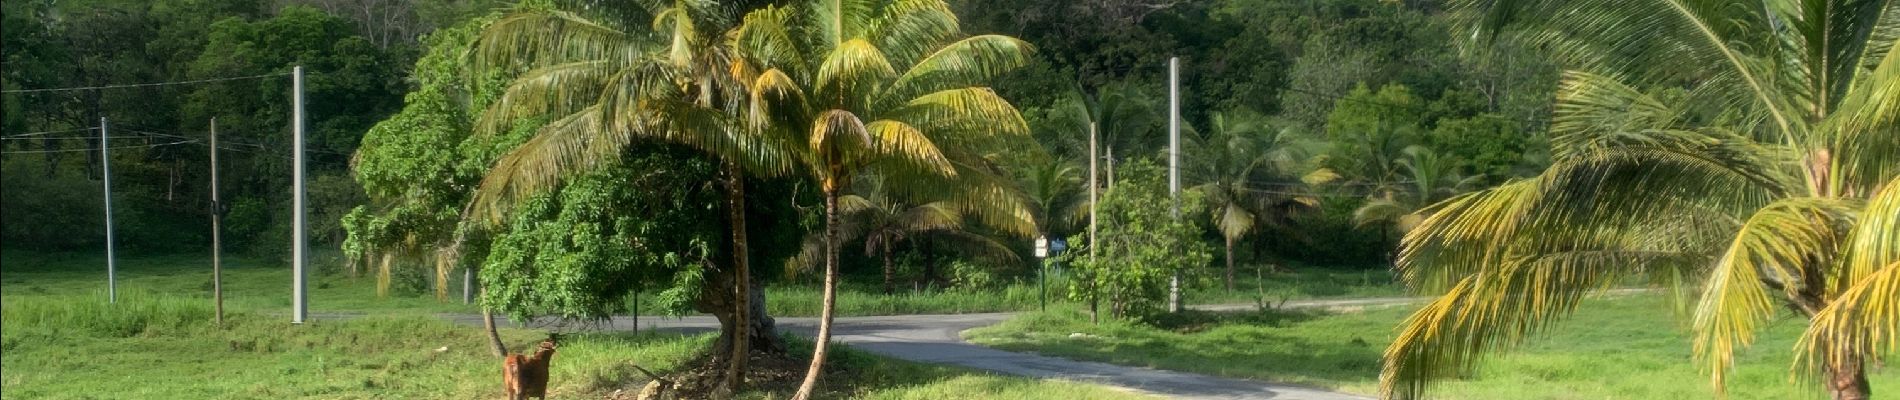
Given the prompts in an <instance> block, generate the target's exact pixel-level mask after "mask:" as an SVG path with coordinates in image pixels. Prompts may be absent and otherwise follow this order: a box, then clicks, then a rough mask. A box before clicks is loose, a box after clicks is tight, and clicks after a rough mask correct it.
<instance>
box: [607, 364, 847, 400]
mask: <svg viewBox="0 0 1900 400" xmlns="http://www.w3.org/2000/svg"><path fill="white" fill-rule="evenodd" d="M719 361H722V360H715V359H714V358H713V357H712V356H710V355H707V356H700V357H699V358H697V359H694V360H692V361H688V362H687V363H686V367H685V368H683V369H680V370H678V371H674V372H672V373H668V374H666V375H665V376H662V377H661V378H662V379H664V382H662V381H649V382H646V383H642V384H641V385H639V386H631V387H626V388H621V389H620V390H615V391H614V392H613V393H612V394H609V395H608V396H607V399H608V400H654V399H658V400H670V399H711V398H717V397H715V394H714V391H716V390H718V389H719V384H720V380H721V379H722V378H724V377H725V374H726V365H725V363H723V362H719ZM810 363H811V362H810V361H809V360H805V359H796V358H792V357H791V356H789V355H785V354H759V353H754V354H753V355H752V359H751V361H750V362H748V363H747V366H748V368H746V390H748V391H765V392H774V393H790V392H792V391H795V390H798V384H799V382H801V381H802V380H804V378H805V368H806V367H807V366H810V365H811V364H810ZM827 364H830V363H827ZM826 371H827V373H828V374H829V373H832V372H834V369H833V368H827V369H826ZM668 383H670V384H668ZM720 397H730V396H720Z"/></svg>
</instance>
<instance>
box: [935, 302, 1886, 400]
mask: <svg viewBox="0 0 1900 400" xmlns="http://www.w3.org/2000/svg"><path fill="white" fill-rule="evenodd" d="M1413 309H1414V307H1412V306H1403V307H1388V308H1379V309H1372V310H1367V311H1363V312H1352V313H1339V314H1330V313H1320V312H1269V313H1263V314H1233V315H1213V314H1206V313H1199V314H1196V315H1188V316H1183V317H1177V318H1167V319H1165V320H1162V321H1157V324H1156V325H1158V326H1162V327H1156V326H1150V325H1145V324H1137V323H1129V322H1106V321H1105V322H1103V323H1102V324H1100V325H1091V324H1090V323H1089V322H1088V317H1087V315H1085V314H1083V313H1080V312H1078V311H1076V310H1073V309H1063V310H1060V311H1057V310H1052V311H1050V312H1048V313H1038V314H1028V315H1024V316H1021V317H1018V318H1016V319H1014V320H1011V321H1009V322H1007V323H1004V324H1001V325H997V326H993V327H987V328H979V329H975V330H971V331H968V332H965V336H966V337H968V338H970V339H971V340H972V341H974V342H976V343H980V344H984V345H988V346H993V347H997V348H1001V349H1006V350H1015V351H1033V352H1038V353H1043V354H1048V355H1055V356H1062V357H1068V358H1076V359H1086V360H1096V361H1104V362H1110V363H1116V364H1126V365H1138V366H1148V367H1154V368H1162V369H1172V370H1181V371H1192V372H1200V373H1207V374H1214V375H1222V376H1229V377H1239V378H1250V379H1260V380H1267V381H1276V382H1287V383H1295V384H1303V385H1310V386H1317V387H1325V388H1333V389H1337V390H1342V391H1347V392H1354V393H1363V394H1370V393H1374V392H1375V391H1376V385H1377V376H1378V372H1379V359H1380V352H1382V351H1383V350H1384V349H1385V346H1386V345H1387V344H1389V343H1390V341H1391V340H1392V337H1393V334H1394V331H1393V329H1394V326H1396V325H1397V324H1398V322H1399V321H1401V320H1402V319H1403V318H1404V317H1405V316H1407V315H1408V314H1409V313H1410V312H1411V311H1412V310H1413ZM1672 310H1673V305H1672V302H1670V301H1668V300H1665V299H1664V297H1663V296H1661V295H1636V296H1624V297H1617V298H1604V299H1591V300H1587V301H1586V302H1585V303H1584V304H1583V309H1582V310H1581V311H1579V312H1578V313H1577V314H1576V315H1575V316H1573V317H1572V318H1569V319H1567V320H1565V321H1564V322H1560V323H1558V324H1556V325H1554V326H1552V327H1551V329H1549V330H1546V331H1545V334H1542V335H1539V336H1536V337H1535V338H1534V339H1532V340H1531V341H1529V342H1527V343H1525V344H1524V345H1523V346H1521V347H1519V348H1518V349H1517V350H1516V351H1513V352H1510V353H1506V354H1504V355H1500V356H1497V357H1493V358H1491V359H1490V360H1489V361H1488V362H1486V363H1485V365H1484V366H1483V367H1482V368H1481V369H1480V371H1479V373H1478V374H1477V375H1476V376H1474V377H1471V378H1469V379H1463V380H1457V381H1450V382H1446V383H1444V384H1443V385H1439V386H1436V389H1435V390H1436V392H1435V394H1437V395H1438V397H1439V398H1445V399H1471V400H1477V399H1579V400H1581V399H1713V398H1715V397H1714V394H1713V392H1712V390H1711V389H1710V388H1709V384H1708V379H1707V375H1706V374H1704V373H1703V372H1702V371H1700V370H1698V367H1697V365H1698V364H1694V363H1693V361H1692V358H1693V357H1692V348H1691V342H1692V340H1693V337H1692V336H1691V333H1690V332H1689V331H1688V330H1687V328H1686V327H1685V326H1684V325H1683V324H1684V323H1683V321H1685V319H1684V318H1680V317H1677V316H1676V315H1675V313H1674V312H1673V311H1672ZM1804 324H1805V323H1804V321H1802V320H1799V319H1796V318H1793V317H1789V318H1784V319H1782V320H1781V321H1778V322H1776V323H1775V324H1774V325H1773V326H1771V327H1770V328H1769V329H1768V330H1767V331H1766V332H1764V334H1763V335H1762V336H1761V337H1759V339H1758V341H1757V342H1756V343H1755V346H1754V347H1752V348H1750V349H1748V350H1745V351H1743V352H1741V354H1740V356H1739V357H1738V367H1737V371H1736V373H1735V374H1734V375H1733V377H1732V378H1731V379H1732V381H1731V383H1730V385H1729V389H1728V390H1729V398H1731V399H1737V400H1741V399H1821V398H1825V396H1824V394H1823V393H1822V391H1821V389H1820V388H1819V386H1818V385H1815V384H1812V383H1803V382H1791V381H1790V377H1791V375H1790V370H1789V367H1790V365H1791V362H1792V361H1791V360H1792V355H1793V353H1792V352H1791V349H1792V348H1793V347H1794V341H1795V340H1796V338H1798V336H1799V335H1800V332H1801V329H1802V328H1803V325H1804ZM1163 327H1165V328H1163ZM1078 332H1079V333H1084V334H1087V335H1089V336H1083V337H1077V338H1071V337H1070V335H1071V334H1072V333H1078ZM1870 378H1871V379H1872V381H1873V386H1874V390H1875V392H1876V393H1881V392H1883V390H1884V391H1893V390H1900V370H1897V368H1891V367H1889V368H1886V369H1884V370H1881V371H1875V372H1873V373H1872V374H1871V376H1870Z"/></svg>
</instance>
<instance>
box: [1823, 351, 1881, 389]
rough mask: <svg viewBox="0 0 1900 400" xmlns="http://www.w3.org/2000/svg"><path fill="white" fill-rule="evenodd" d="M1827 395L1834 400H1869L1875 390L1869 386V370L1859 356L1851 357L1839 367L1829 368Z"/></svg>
mask: <svg viewBox="0 0 1900 400" xmlns="http://www.w3.org/2000/svg"><path fill="white" fill-rule="evenodd" d="M1827 394H1828V396H1829V397H1830V398H1833V399H1834V400H1868V399H1871V398H1873V396H1874V394H1873V389H1872V388H1870V387H1868V385H1867V369H1866V368H1865V367H1864V363H1862V362H1861V357H1859V356H1849V357H1847V358H1846V362H1843V363H1842V364H1841V365H1839V366H1830V367H1827Z"/></svg>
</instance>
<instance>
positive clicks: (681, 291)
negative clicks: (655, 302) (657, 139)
mask: <svg viewBox="0 0 1900 400" xmlns="http://www.w3.org/2000/svg"><path fill="white" fill-rule="evenodd" d="M631 153H632V154H630V155H628V156H626V157H623V158H622V159H621V160H620V161H618V162H616V163H614V164H611V165H607V166H604V167H603V168H600V169H597V170H595V171H592V172H589V173H587V174H585V175H582V176H578V177H575V178H573V179H571V180H569V181H568V182H567V183H566V184H564V185H562V186H561V187H560V188H559V189H556V190H554V191H552V192H548V193H543V194H538V195H535V196H533V197H530V198H528V199H527V200H525V201H523V202H522V203H521V204H520V205H519V207H518V208H517V209H516V210H515V211H514V212H513V213H511V215H510V221H509V223H508V226H507V228H506V229H505V230H503V231H501V232H499V233H498V234H497V235H495V237H494V239H493V241H494V243H493V245H492V246H493V247H492V248H491V249H490V250H489V252H488V255H487V259H486V260H483V261H482V263H483V267H482V282H483V286H484V287H486V288H487V290H484V291H483V293H482V300H483V301H482V303H483V304H492V305H494V306H495V307H497V308H498V309H500V310H502V311H505V312H508V313H509V314H511V315H513V316H515V317H516V318H519V319H525V318H528V317H532V316H537V315H555V316H560V317H564V318H575V319H591V320H598V319H604V318H608V317H611V316H612V315H614V313H616V312H622V311H626V309H625V305H626V301H625V300H626V298H627V296H628V295H629V294H630V293H632V292H633V291H634V290H635V289H639V288H641V287H643V286H652V285H659V286H661V287H663V288H664V289H663V290H662V291H661V293H662V294H661V295H660V296H659V297H660V298H661V299H665V300H667V303H668V304H664V305H662V306H661V307H662V308H663V309H670V310H674V311H675V312H683V311H686V310H687V308H688V302H687V300H689V299H691V298H693V297H694V294H695V293H696V292H697V291H699V290H700V287H699V286H700V285H703V284H705V283H704V282H703V279H704V275H705V269H706V268H707V267H708V265H707V264H708V262H707V260H710V259H711V258H712V257H713V256H714V254H713V252H714V251H715V248H714V246H713V244H714V243H718V242H719V241H721V240H722V237H721V236H722V232H723V231H724V227H723V226H721V224H719V223H718V221H719V220H720V218H719V217H720V210H719V209H717V208H709V207H706V206H705V205H707V204H717V203H719V201H720V200H721V197H722V196H723V195H724V191H723V190H722V188H719V187H717V186H716V185H712V184H709V183H708V182H713V179H712V178H713V177H714V176H715V175H716V174H717V169H716V168H714V164H713V163H711V162H708V161H706V160H704V159H700V158H696V157H695V156H696V154H694V153H693V152H691V151H687V150H684V149H677V148H674V149H666V148H656V147H644V148H638V149H634V150H631ZM669 276H670V277H673V278H672V279H671V280H667V279H666V277H669Z"/></svg>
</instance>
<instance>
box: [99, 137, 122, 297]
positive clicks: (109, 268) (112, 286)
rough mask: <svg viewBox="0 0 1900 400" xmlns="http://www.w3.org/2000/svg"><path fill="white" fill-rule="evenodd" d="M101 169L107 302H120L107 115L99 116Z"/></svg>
mask: <svg viewBox="0 0 1900 400" xmlns="http://www.w3.org/2000/svg"><path fill="white" fill-rule="evenodd" d="M99 170H100V171H101V172H103V173H104V174H105V190H106V302H107V303H118V302H119V265H118V261H117V260H116V258H115V257H114V256H113V254H112V144H111V143H108V142H107V141H106V117H99Z"/></svg>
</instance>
